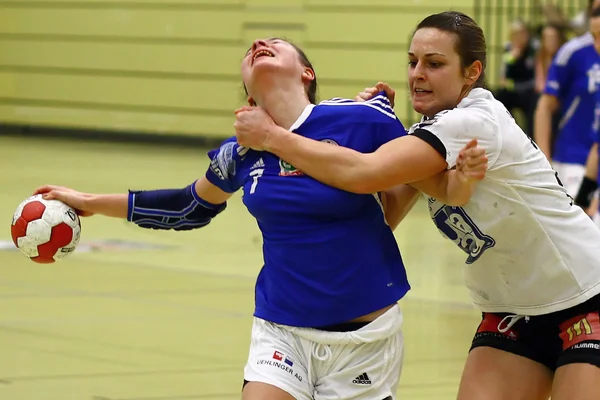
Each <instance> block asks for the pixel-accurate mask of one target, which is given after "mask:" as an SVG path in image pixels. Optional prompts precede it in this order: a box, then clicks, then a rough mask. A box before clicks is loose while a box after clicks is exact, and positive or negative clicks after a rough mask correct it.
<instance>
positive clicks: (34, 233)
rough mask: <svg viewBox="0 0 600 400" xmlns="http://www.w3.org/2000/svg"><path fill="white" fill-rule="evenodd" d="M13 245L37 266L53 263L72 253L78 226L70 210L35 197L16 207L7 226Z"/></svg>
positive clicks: (60, 204) (76, 218)
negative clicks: (10, 222)
mask: <svg viewBox="0 0 600 400" xmlns="http://www.w3.org/2000/svg"><path fill="white" fill-rule="evenodd" d="M10 233H11V235H12V239H13V242H14V243H15V246H17V248H18V249H19V250H21V252H22V253H23V254H25V256H27V257H28V258H29V259H31V260H32V261H35V262H37V263H53V262H55V261H58V260H60V259H62V258H65V257H67V256H68V255H69V254H71V253H73V251H75V248H76V247H77V245H78V244H79V238H80V236H81V223H80V221H79V216H78V215H77V213H76V212H75V210H74V209H72V208H71V207H69V206H68V205H66V204H65V203H63V202H61V201H58V200H44V199H42V195H40V194H38V195H35V196H32V197H30V198H28V199H27V200H25V201H23V202H22V203H21V204H19V206H18V207H17V210H16V211H15V214H14V215H13V219H12V225H11V226H10Z"/></svg>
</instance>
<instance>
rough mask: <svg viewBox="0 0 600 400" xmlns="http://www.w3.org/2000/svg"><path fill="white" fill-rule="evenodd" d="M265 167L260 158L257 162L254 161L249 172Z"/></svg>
mask: <svg viewBox="0 0 600 400" xmlns="http://www.w3.org/2000/svg"><path fill="white" fill-rule="evenodd" d="M264 167H265V162H264V161H263V159H262V157H261V158H259V159H258V161H256V162H255V163H254V164H252V166H251V167H250V170H253V169H256V168H264Z"/></svg>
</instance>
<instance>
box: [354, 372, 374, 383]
mask: <svg viewBox="0 0 600 400" xmlns="http://www.w3.org/2000/svg"><path fill="white" fill-rule="evenodd" d="M352 383H356V384H357V385H370V384H371V379H370V378H369V375H367V373H366V372H363V373H362V374H360V375H359V376H357V377H356V378H354V380H353V381H352Z"/></svg>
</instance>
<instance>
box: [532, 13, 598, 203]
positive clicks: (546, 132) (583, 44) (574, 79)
mask: <svg viewBox="0 0 600 400" xmlns="http://www.w3.org/2000/svg"><path fill="white" fill-rule="evenodd" d="M594 17H596V15H593V13H592V14H591V15H590V18H594ZM590 29H591V30H592V31H590V32H588V33H586V34H584V35H582V36H579V37H577V38H574V39H571V40H570V41H568V42H567V43H565V44H564V45H563V46H562V47H561V48H560V50H559V51H558V53H557V54H556V57H555V58H554V60H553V61H552V65H551V66H550V69H549V71H548V78H547V81H546V87H545V89H544V94H543V95H542V97H541V98H540V101H539V103H538V109H537V111H536V114H537V115H536V124H535V140H536V142H537V143H538V145H539V146H540V149H541V150H542V151H544V153H545V154H546V156H547V157H549V158H550V154H551V160H552V166H553V168H554V170H556V171H557V172H558V175H559V177H560V179H561V181H562V183H563V185H564V186H565V188H566V189H567V192H568V193H569V194H570V195H571V196H575V195H576V194H577V191H578V190H579V186H580V184H581V182H582V179H583V176H584V174H585V163H586V159H587V155H588V153H589V151H590V148H591V147H592V144H593V138H594V130H593V126H594V120H595V108H596V107H595V96H596V91H597V90H598V85H600V54H599V53H598V50H597V48H596V46H597V45H596V44H595V39H594V35H593V34H598V33H600V32H596V31H595V30H596V29H597V27H595V26H594V25H593V24H590ZM556 111H558V112H559V115H560V121H559V126H558V130H559V131H558V134H557V136H556V140H555V142H554V144H553V145H551V143H550V136H551V135H550V129H551V128H550V127H551V122H550V121H551V113H552V112H556ZM550 148H551V150H550Z"/></svg>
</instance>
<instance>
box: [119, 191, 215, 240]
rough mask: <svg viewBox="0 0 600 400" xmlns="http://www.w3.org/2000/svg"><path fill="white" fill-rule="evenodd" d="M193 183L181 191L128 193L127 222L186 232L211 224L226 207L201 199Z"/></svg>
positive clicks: (149, 227) (146, 226)
mask: <svg viewBox="0 0 600 400" xmlns="http://www.w3.org/2000/svg"><path fill="white" fill-rule="evenodd" d="M194 185H195V182H194V183H192V184H191V185H189V186H187V187H185V188H183V189H162V190H146V191H132V190H130V191H129V201H128V205H127V220H128V221H130V222H133V223H134V224H136V225H138V226H140V227H142V228H148V229H164V230H168V229H173V230H176V231H187V230H191V229H197V228H202V227H203V226H206V225H208V224H209V223H210V221H211V220H212V219H213V218H214V217H216V216H217V214H219V213H220V212H221V211H223V210H224V209H225V208H226V207H227V203H222V204H211V203H209V202H207V201H205V200H203V199H201V198H200V197H199V196H198V194H197V193H196V190H195V188H194Z"/></svg>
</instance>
